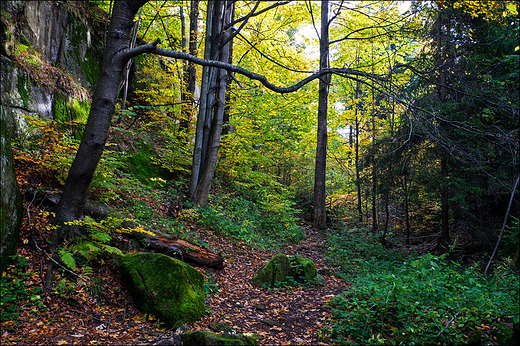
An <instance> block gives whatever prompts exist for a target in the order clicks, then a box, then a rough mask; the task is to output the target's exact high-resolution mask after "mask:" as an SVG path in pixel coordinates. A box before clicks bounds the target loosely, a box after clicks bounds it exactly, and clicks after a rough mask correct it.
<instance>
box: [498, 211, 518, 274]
mask: <svg viewBox="0 0 520 346" xmlns="http://www.w3.org/2000/svg"><path fill="white" fill-rule="evenodd" d="M519 238H520V219H519V218H517V217H514V216H511V226H510V227H508V228H507V229H506V230H505V231H504V236H503V238H502V243H501V245H500V249H501V250H500V255H501V256H502V257H504V258H510V262H511V264H512V265H513V266H516V268H518V265H519V259H518V257H519V252H520V250H519V248H520V244H519V242H520V241H519Z"/></svg>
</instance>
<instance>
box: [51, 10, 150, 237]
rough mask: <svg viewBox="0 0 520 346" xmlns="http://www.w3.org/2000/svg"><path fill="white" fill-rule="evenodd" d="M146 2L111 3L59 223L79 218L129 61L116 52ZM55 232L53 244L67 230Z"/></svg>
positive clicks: (124, 45)
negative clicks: (81, 135) (104, 43)
mask: <svg viewBox="0 0 520 346" xmlns="http://www.w3.org/2000/svg"><path fill="white" fill-rule="evenodd" d="M145 3H146V1H145V0H140V1H116V2H115V4H114V9H113V15H112V19H111V21H110V28H109V32H108V39H107V46H106V47H105V52H104V54H103V62H102V64H101V70H100V73H99V77H98V80H97V83H96V86H95V88H94V95H93V96H92V105H91V108H90V114H89V117H88V120H87V124H86V125H85V130H84V133H83V137H82V139H81V143H80V145H79V149H78V152H77V153H76V157H75V159H74V162H73V163H72V166H71V168H70V170H69V173H68V176H67V179H66V181H65V186H64V188H63V194H62V197H61V199H60V202H59V203H58V206H57V209H56V221H57V222H58V223H63V222H67V221H73V220H76V219H79V218H81V215H82V212H83V207H84V205H85V201H86V199H87V194H88V189H89V186H90V183H91V181H92V178H93V176H94V172H95V171H96V168H97V165H98V163H99V160H100V159H101V154H102V153H103V149H104V147H105V142H106V140H107V137H108V130H109V128H110V125H111V121H112V116H113V114H114V109H115V104H116V99H117V94H118V91H119V83H120V82H121V77H122V76H123V72H124V68H125V65H126V63H127V62H128V58H127V57H126V55H124V54H119V53H120V52H121V51H123V50H125V49H126V48H128V46H129V43H130V32H131V30H132V27H133V20H134V17H135V15H136V13H137V11H138V10H139V8H140V7H141V6H142V5H144V4H145ZM61 229H64V228H61ZM56 236H57V237H56V239H53V242H54V245H56V244H57V242H59V241H60V240H61V239H62V238H63V237H64V236H66V234H63V233H62V232H60V233H58V234H56ZM53 238H54V237H53Z"/></svg>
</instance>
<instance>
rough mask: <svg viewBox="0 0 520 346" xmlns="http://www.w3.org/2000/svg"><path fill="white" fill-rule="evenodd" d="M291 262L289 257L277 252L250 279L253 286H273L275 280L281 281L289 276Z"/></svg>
mask: <svg viewBox="0 0 520 346" xmlns="http://www.w3.org/2000/svg"><path fill="white" fill-rule="evenodd" d="M291 273H292V271H291V263H290V261H289V257H287V256H286V255H284V254H282V253H279V254H276V255H274V257H273V258H272V259H271V260H270V261H269V262H267V263H266V264H264V265H263V266H262V267H261V268H260V269H259V270H258V271H257V272H256V273H255V275H254V276H253V278H252V279H251V284H252V285H253V286H263V285H268V286H273V285H274V284H275V282H282V281H285V280H286V277H288V276H291Z"/></svg>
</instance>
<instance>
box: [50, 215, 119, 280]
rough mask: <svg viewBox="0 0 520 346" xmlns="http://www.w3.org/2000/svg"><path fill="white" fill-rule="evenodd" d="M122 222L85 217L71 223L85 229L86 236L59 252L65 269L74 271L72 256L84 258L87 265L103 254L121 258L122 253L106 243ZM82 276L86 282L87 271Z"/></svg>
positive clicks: (109, 218)
mask: <svg viewBox="0 0 520 346" xmlns="http://www.w3.org/2000/svg"><path fill="white" fill-rule="evenodd" d="M123 221H124V220H123V219H118V218H113V217H108V218H107V219H105V220H102V221H99V222H97V221H95V220H94V219H92V218H90V217H88V216H86V217H85V219H84V220H76V221H73V222H71V223H70V224H74V225H77V226H83V227H85V229H86V230H87V232H88V234H87V235H86V236H85V237H84V238H77V239H75V240H74V241H73V242H71V243H70V244H68V245H67V246H66V247H65V248H64V249H62V250H60V251H59V254H60V258H61V260H62V261H63V263H64V264H65V265H66V266H67V267H69V268H70V269H72V270H76V260H75V259H74V256H78V257H82V258H84V259H85V260H86V262H87V263H89V262H91V261H92V260H94V259H96V258H97V257H98V256H100V255H102V254H105V253H108V254H111V255H116V256H122V255H123V252H122V251H121V250H119V249H118V248H116V247H113V246H110V245H108V243H109V242H110V241H111V240H112V236H110V234H109V232H111V231H116V230H117V228H118V227H119V226H120V225H121V223H122V222H123ZM85 268H90V267H85ZM84 270H85V269H84ZM83 275H84V276H85V275H86V276H87V277H86V280H88V271H87V272H86V273H84V274H83Z"/></svg>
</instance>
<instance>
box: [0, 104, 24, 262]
mask: <svg viewBox="0 0 520 346" xmlns="http://www.w3.org/2000/svg"><path fill="white" fill-rule="evenodd" d="M0 132H1V135H0V153H1V155H0V161H1V164H0V168H1V172H0V173H1V176H2V192H1V196H0V197H1V207H0V272H1V271H3V270H4V269H5V268H6V267H7V265H8V262H9V256H12V255H14V254H15V252H16V244H17V242H18V235H19V233H20V225H21V222H22V196H21V194H20V189H19V187H18V183H17V181H16V173H15V170H14V163H13V153H12V151H11V138H10V134H9V132H8V126H7V119H6V115H5V111H4V107H2V106H0Z"/></svg>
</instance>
